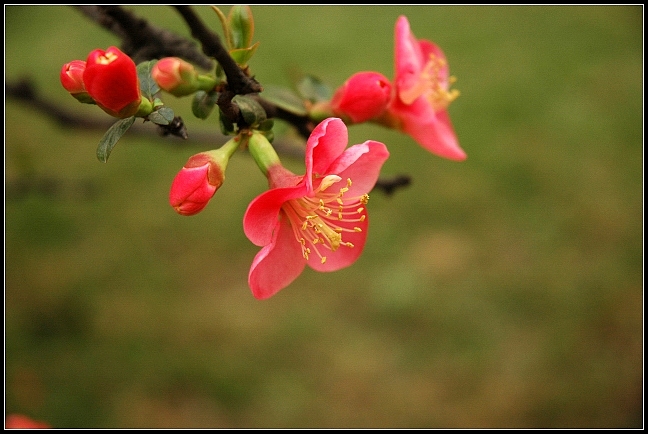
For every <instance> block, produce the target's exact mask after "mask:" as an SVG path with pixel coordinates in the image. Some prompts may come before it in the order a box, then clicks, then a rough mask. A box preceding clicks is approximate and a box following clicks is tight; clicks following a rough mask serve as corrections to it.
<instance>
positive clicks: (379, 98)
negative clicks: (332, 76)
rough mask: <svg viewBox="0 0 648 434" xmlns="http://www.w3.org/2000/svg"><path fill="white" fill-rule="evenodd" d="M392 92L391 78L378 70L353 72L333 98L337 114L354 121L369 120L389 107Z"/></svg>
mask: <svg viewBox="0 0 648 434" xmlns="http://www.w3.org/2000/svg"><path fill="white" fill-rule="evenodd" d="M390 94H391V83H389V79H387V77H385V76H384V75H382V74H380V73H378V72H358V73H356V74H353V75H352V76H351V77H350V78H349V79H348V80H347V81H346V82H345V83H344V84H343V85H342V86H341V87H339V88H338V89H337V90H336V91H335V94H334V95H333V98H332V99H331V109H332V111H333V114H334V115H335V116H338V117H340V118H342V119H344V120H349V121H351V122H352V123H362V122H367V121H369V120H370V119H373V118H375V117H377V116H379V115H381V114H382V113H383V112H384V111H385V109H386V108H387V103H388V102H389V99H390Z"/></svg>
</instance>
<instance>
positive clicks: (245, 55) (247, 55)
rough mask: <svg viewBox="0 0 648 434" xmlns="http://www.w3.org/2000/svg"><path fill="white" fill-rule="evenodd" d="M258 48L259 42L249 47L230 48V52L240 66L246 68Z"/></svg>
mask: <svg viewBox="0 0 648 434" xmlns="http://www.w3.org/2000/svg"><path fill="white" fill-rule="evenodd" d="M257 48H259V42H257V43H256V44H254V45H252V46H251V47H248V48H236V49H233V50H230V52H229V54H230V56H232V59H234V61H235V62H236V63H237V64H238V65H239V66H241V67H242V68H245V67H246V66H247V63H248V62H249V61H250V59H251V58H252V56H253V55H254V53H255V52H256V50H257Z"/></svg>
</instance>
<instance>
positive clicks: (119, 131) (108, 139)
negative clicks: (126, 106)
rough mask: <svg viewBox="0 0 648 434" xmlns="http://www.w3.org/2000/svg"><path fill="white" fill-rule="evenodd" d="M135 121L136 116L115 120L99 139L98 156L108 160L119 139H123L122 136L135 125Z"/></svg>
mask: <svg viewBox="0 0 648 434" xmlns="http://www.w3.org/2000/svg"><path fill="white" fill-rule="evenodd" d="M134 122H135V116H131V117H129V118H126V119H120V120H118V121H117V122H115V123H114V124H113V125H112V126H111V127H110V128H108V131H106V134H104V136H103V137H102V138H101V140H100V141H99V146H98V147H97V158H98V159H99V161H101V162H102V163H106V162H108V157H109V156H110V153H111V152H112V150H113V148H114V147H115V145H116V144H117V141H119V139H121V136H123V135H124V133H125V132H126V131H128V129H129V128H130V127H131V126H132V125H133V123H134Z"/></svg>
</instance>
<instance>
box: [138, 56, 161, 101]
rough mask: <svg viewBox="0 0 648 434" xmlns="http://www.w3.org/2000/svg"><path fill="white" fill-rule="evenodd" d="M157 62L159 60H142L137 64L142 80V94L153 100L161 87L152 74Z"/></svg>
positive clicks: (140, 80)
mask: <svg viewBox="0 0 648 434" xmlns="http://www.w3.org/2000/svg"><path fill="white" fill-rule="evenodd" d="M156 63H157V60H149V61H148V62H142V63H140V64H139V65H137V78H139V82H140V91H141V92H142V95H144V96H145V97H146V98H148V99H149V100H151V101H153V99H154V98H155V94H156V93H158V92H159V91H160V87H159V86H158V85H157V83H156V82H155V80H153V77H152V76H151V71H152V70H153V67H154V66H155V64H156Z"/></svg>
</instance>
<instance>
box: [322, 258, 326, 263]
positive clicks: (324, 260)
mask: <svg viewBox="0 0 648 434" xmlns="http://www.w3.org/2000/svg"><path fill="white" fill-rule="evenodd" d="M324 262H326V256H322V264H323V263H324Z"/></svg>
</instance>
